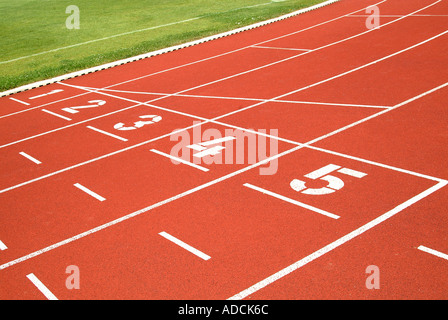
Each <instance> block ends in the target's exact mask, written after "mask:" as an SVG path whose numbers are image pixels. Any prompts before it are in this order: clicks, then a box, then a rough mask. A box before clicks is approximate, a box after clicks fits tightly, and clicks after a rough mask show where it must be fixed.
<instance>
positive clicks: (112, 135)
mask: <svg viewBox="0 0 448 320" xmlns="http://www.w3.org/2000/svg"><path fill="white" fill-rule="evenodd" d="M87 128H89V129H91V130H93V131H96V132H99V133H102V134H105V135H107V136H109V137H112V138H115V139H118V140H121V141H128V139H126V138H123V137H120V136H117V135H115V134H113V133H110V132H107V131H103V130H101V129H98V128H95V127H92V126H87Z"/></svg>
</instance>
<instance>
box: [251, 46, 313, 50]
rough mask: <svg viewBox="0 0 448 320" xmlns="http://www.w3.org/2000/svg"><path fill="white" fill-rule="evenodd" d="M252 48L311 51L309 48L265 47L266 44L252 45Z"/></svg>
mask: <svg viewBox="0 0 448 320" xmlns="http://www.w3.org/2000/svg"><path fill="white" fill-rule="evenodd" d="M252 48H260V49H273V50H291V51H311V50H310V49H297V48H280V47H267V46H257V45H255V46H252Z"/></svg>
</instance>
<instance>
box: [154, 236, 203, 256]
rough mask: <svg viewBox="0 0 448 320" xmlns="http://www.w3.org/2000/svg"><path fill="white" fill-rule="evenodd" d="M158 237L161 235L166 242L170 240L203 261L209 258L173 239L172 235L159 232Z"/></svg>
mask: <svg viewBox="0 0 448 320" xmlns="http://www.w3.org/2000/svg"><path fill="white" fill-rule="evenodd" d="M159 235H161V236H162V237H164V238H165V239H167V240H170V241H171V242H174V243H175V244H177V245H178V246H180V247H182V248H184V249H185V250H187V251H190V252H191V253H193V254H195V255H196V256H198V257H199V258H201V259H204V260H209V259H210V258H211V257H210V256H209V255H206V254H205V253H203V252H201V251H199V250H198V249H195V248H193V247H192V246H190V245H188V244H186V243H185V242H183V241H181V240H179V239H177V238H175V237H173V236H172V235H170V234H168V233H166V232H165V231H163V232H160V233H159Z"/></svg>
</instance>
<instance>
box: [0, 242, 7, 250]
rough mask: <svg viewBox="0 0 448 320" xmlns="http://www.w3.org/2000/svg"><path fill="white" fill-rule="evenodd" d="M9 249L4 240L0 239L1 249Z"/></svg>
mask: <svg viewBox="0 0 448 320" xmlns="http://www.w3.org/2000/svg"><path fill="white" fill-rule="evenodd" d="M6 249H8V247H7V246H6V245H5V244H4V243H3V242H2V240H0V250H2V251H3V250H6Z"/></svg>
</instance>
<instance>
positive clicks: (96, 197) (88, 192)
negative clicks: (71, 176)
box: [74, 183, 106, 202]
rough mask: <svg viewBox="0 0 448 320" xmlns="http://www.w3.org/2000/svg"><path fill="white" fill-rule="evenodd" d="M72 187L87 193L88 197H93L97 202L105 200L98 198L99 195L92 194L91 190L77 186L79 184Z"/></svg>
mask: <svg viewBox="0 0 448 320" xmlns="http://www.w3.org/2000/svg"><path fill="white" fill-rule="evenodd" d="M74 186H75V187H76V188H78V189H80V190H82V191H84V192H85V193H87V194H88V195H90V196H92V197H94V198H95V199H97V200H99V201H101V202H102V201H105V200H106V198H104V197H102V196H100V195H99V194H97V193H95V192H93V191H92V190H90V189H88V188H86V187H84V186H83V185H81V184H79V183H75V184H74Z"/></svg>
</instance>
